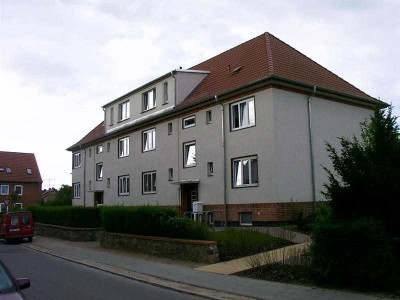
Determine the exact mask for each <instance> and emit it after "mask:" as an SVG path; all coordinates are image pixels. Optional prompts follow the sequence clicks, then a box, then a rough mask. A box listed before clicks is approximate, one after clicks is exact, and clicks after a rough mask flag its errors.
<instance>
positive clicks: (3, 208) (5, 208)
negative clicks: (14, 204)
mask: <svg viewBox="0 0 400 300" xmlns="http://www.w3.org/2000/svg"><path fill="white" fill-rule="evenodd" d="M5 211H8V206H7V205H6V204H5V203H0V212H5Z"/></svg>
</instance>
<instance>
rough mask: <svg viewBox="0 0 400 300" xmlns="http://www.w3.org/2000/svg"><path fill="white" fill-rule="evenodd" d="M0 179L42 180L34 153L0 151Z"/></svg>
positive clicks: (19, 180) (13, 180)
mask: <svg viewBox="0 0 400 300" xmlns="http://www.w3.org/2000/svg"><path fill="white" fill-rule="evenodd" d="M28 169H30V170H31V173H32V174H29V173H28ZM8 171H9V172H8ZM0 181H1V182H42V177H41V176H40V171H39V167H38V165H37V163H36V158H35V154H33V153H19V152H5V151H0Z"/></svg>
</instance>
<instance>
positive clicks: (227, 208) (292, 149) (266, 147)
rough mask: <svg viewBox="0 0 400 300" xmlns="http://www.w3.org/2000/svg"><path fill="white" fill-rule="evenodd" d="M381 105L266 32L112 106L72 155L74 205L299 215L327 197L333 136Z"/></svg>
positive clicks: (245, 218) (266, 217)
mask: <svg viewBox="0 0 400 300" xmlns="http://www.w3.org/2000/svg"><path fill="white" fill-rule="evenodd" d="M378 102H380V101H379V100H377V99H375V98H373V97H371V96H369V95H367V94H365V93H364V92H362V91H360V90H359V89H357V88H356V87H354V86H353V85H351V84H350V83H348V82H346V81H345V80H343V79H341V78H340V77H338V76H336V75H335V74H333V73H332V72H330V71H328V70H327V69H325V68H324V67H322V66H320V65H319V64H317V63H316V62H314V61H313V60H311V59H310V58H308V57H306V56H304V55H303V54H301V53H300V52H298V51H297V50H295V49H294V48H292V47H290V46H289V45H287V44H285V43H284V42H282V41H281V40H279V39H278V38H276V37H275V36H273V35H271V34H269V33H265V34H262V35H260V36H258V37H256V38H254V39H252V40H250V41H247V42H245V43H243V44H240V45H238V46H236V47H234V48H232V49H230V50H228V51H225V52H223V53H221V54H219V55H217V56H215V57H213V58H210V59H208V60H206V61H204V62H202V63H200V64H198V65H196V66H193V67H192V68H190V69H188V70H182V69H178V70H173V71H171V72H168V73H166V74H165V75H162V76H160V77H158V78H156V79H154V80H152V81H150V82H148V83H146V84H144V85H143V86H140V87H137V88H136V89H134V90H132V91H131V92H129V93H127V94H125V95H123V96H121V97H119V98H117V99H115V100H113V101H111V102H109V103H107V104H105V105H104V106H103V110H104V112H105V117H104V120H103V121H102V122H101V123H100V124H99V125H98V126H96V127H95V128H94V129H93V130H92V131H91V132H89V133H88V134H87V135H86V136H84V137H83V138H82V139H81V140H80V141H79V142H77V143H76V144H75V145H73V146H71V147H69V148H68V150H69V151H71V152H72V182H73V190H74V199H73V204H74V205H85V206H93V205H96V204H104V205H125V206H130V205H145V204H149V205H162V206H170V207H176V208H178V209H179V211H180V213H181V214H182V215H183V214H184V213H185V212H187V211H191V210H192V203H193V201H201V202H202V203H203V209H204V210H205V211H210V212H213V213H210V214H209V215H208V217H210V218H212V217H213V218H214V220H215V221H216V222H218V223H221V222H222V223H223V222H225V221H227V222H228V224H232V225H234V224H241V225H262V224H265V223H268V222H274V221H284V220H288V219H290V218H291V214H292V211H293V204H294V203H298V204H296V205H302V206H304V208H305V209H307V210H311V209H312V207H313V203H314V202H315V201H317V200H322V199H323V196H322V194H321V192H320V190H321V189H322V186H323V183H324V182H326V179H327V176H326V174H325V171H324V170H323V168H322V166H327V167H330V166H331V162H330V159H329V157H328V154H327V152H326V149H325V148H326V147H325V142H326V141H329V142H330V143H333V145H335V146H337V145H338V141H337V139H336V138H337V137H339V136H350V135H353V134H356V135H358V134H359V132H360V129H359V123H360V122H362V121H364V120H365V119H366V118H368V117H369V116H370V114H371V112H372V110H373V108H374V106H375V105H376V104H377V103H378Z"/></svg>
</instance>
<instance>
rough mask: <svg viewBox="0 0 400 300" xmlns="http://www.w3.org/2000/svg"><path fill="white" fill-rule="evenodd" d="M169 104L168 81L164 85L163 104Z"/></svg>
mask: <svg viewBox="0 0 400 300" xmlns="http://www.w3.org/2000/svg"><path fill="white" fill-rule="evenodd" d="M167 103H168V81H166V82H164V84H163V104H167Z"/></svg>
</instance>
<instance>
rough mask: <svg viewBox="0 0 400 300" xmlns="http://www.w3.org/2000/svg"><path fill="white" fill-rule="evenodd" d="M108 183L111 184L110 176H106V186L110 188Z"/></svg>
mask: <svg viewBox="0 0 400 300" xmlns="http://www.w3.org/2000/svg"><path fill="white" fill-rule="evenodd" d="M110 185H111V180H110V178H107V188H110Z"/></svg>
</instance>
